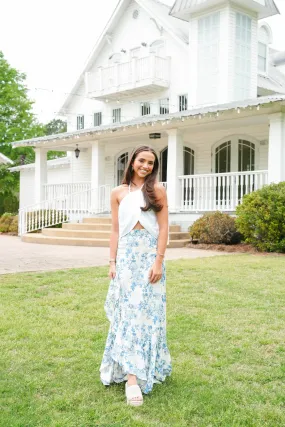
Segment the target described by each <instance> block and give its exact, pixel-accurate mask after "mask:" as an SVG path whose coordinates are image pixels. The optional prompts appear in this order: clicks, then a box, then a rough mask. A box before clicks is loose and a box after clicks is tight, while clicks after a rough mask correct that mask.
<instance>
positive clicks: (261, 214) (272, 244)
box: [236, 182, 285, 253]
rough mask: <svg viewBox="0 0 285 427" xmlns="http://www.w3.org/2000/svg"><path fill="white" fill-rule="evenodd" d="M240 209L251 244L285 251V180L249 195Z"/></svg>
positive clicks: (239, 218)
mask: <svg viewBox="0 0 285 427" xmlns="http://www.w3.org/2000/svg"><path fill="white" fill-rule="evenodd" d="M236 211H237V220H236V222H237V227H238V230H239V231H240V232H241V233H242V234H243V236H244V238H245V241H246V242H247V243H250V244H252V245H253V246H254V247H256V248H257V249H258V250H260V251H268V252H283V253H285V182H281V183H279V184H271V185H267V186H265V187H263V188H262V189H260V190H257V191H255V192H253V193H251V194H248V195H246V196H245V197H244V198H243V201H242V204H241V205H239V206H238V207H237V210H236Z"/></svg>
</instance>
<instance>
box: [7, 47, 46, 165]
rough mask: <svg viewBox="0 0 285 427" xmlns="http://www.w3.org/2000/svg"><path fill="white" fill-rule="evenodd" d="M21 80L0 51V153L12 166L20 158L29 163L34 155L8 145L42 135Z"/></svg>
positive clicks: (40, 126)
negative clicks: (6, 157)
mask: <svg viewBox="0 0 285 427" xmlns="http://www.w3.org/2000/svg"><path fill="white" fill-rule="evenodd" d="M25 79H26V76H25V74H23V73H21V72H19V71H18V70H16V69H15V68H13V67H11V66H10V65H9V63H8V62H7V61H6V59H5V58H4V55H3V53H2V52H1V51H0V151H1V152H2V153H3V154H5V155H6V156H8V157H10V158H11V159H12V160H14V161H15V163H16V164H17V163H20V161H21V158H23V157H22V156H25V157H26V162H31V161H33V160H34V151H33V149H32V148H30V147H19V148H16V149H12V145H11V142H13V141H19V140H23V139H30V138H33V137H36V136H42V135H44V129H43V126H42V125H41V124H39V123H38V122H37V120H36V118H35V115H34V113H33V111H32V106H33V101H31V100H30V99H29V98H28V93H27V91H28V89H27V87H26V85H25Z"/></svg>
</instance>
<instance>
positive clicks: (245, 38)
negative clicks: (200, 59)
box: [235, 13, 252, 100]
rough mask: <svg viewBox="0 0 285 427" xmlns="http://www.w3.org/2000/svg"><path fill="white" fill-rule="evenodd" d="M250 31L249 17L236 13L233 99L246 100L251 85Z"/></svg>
mask: <svg viewBox="0 0 285 427" xmlns="http://www.w3.org/2000/svg"><path fill="white" fill-rule="evenodd" d="M251 31H252V20H251V18H250V17H249V16H247V15H243V14H242V13H236V42H235V52H236V53H235V99H236V100H238V99H247V98H249V96H250V84H251V52H252V49H251V42H252V40H251Z"/></svg>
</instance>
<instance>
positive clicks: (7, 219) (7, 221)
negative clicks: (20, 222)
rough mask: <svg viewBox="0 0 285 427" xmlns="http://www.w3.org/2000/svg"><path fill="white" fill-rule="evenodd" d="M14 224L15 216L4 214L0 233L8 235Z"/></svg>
mask: <svg viewBox="0 0 285 427" xmlns="http://www.w3.org/2000/svg"><path fill="white" fill-rule="evenodd" d="M12 222H13V215H12V214H10V213H4V214H3V215H2V216H1V217H0V233H8V232H9V228H10V226H11V224H12Z"/></svg>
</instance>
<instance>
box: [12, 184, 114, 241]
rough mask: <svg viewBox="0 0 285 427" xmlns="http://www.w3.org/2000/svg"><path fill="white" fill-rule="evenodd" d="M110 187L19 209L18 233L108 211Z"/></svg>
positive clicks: (81, 192)
mask: <svg viewBox="0 0 285 427" xmlns="http://www.w3.org/2000/svg"><path fill="white" fill-rule="evenodd" d="M110 193H111V187H110V186H109V185H103V186H100V187H99V188H95V189H91V188H89V189H87V190H84V191H80V192H77V193H72V194H70V195H68V196H66V197H58V198H54V199H53V200H45V201H43V202H40V203H37V204H34V205H31V206H25V207H24V208H21V209H20V210H19V235H20V236H21V235H23V234H25V233H29V232H31V231H36V230H41V229H42V228H45V227H51V226H54V225H57V224H61V223H63V222H68V221H74V220H76V221H81V220H82V218H83V217H86V216H91V215H96V214H102V213H109V212H110Z"/></svg>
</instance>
